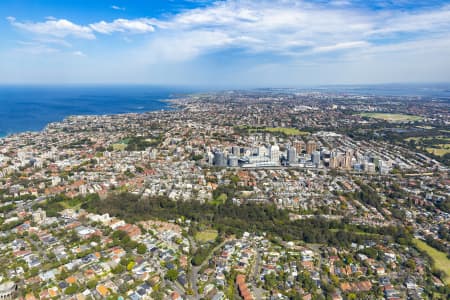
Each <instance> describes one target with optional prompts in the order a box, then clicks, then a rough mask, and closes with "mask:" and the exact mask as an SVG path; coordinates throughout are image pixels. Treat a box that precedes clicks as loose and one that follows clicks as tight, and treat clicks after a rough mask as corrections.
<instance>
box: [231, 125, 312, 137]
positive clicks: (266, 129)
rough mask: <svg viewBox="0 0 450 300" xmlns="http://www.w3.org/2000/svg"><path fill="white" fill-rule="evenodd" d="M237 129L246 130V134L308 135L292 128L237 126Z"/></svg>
mask: <svg viewBox="0 0 450 300" xmlns="http://www.w3.org/2000/svg"><path fill="white" fill-rule="evenodd" d="M237 128H239V129H247V132H249V133H253V132H271V133H282V134H285V135H308V134H309V132H306V131H301V130H299V129H297V128H293V127H251V126H246V125H244V126H237Z"/></svg>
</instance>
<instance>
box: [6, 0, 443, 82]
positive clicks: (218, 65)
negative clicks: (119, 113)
mask: <svg viewBox="0 0 450 300" xmlns="http://www.w3.org/2000/svg"><path fill="white" fill-rule="evenodd" d="M0 32H1V37H2V43H0V83H3V84H8V83H12V84H28V83H30V84H77V83H102V84H108V83H122V84H163V85H201V86H237V87H241V86H305V85H324V84H363V83H391V82H402V83H403V82H415V83H417V82H450V1H433V0H431V1H424V0H417V1H412V0H391V1H383V0H379V1H377V0H375V1H363V0H316V1H312V0H311V1H294V0H267V1H266V0H224V1H207V0H146V1H139V0H128V1H126V0H117V1H105V0H95V1H93V0H80V1H70V0H65V1H61V0H45V1H43V0H42V1H39V0H34V1H31V0H28V1H25V0H2V1H0Z"/></svg>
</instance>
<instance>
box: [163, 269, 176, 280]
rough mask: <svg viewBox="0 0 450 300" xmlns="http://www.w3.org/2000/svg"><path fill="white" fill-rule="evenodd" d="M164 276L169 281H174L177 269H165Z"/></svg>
mask: <svg viewBox="0 0 450 300" xmlns="http://www.w3.org/2000/svg"><path fill="white" fill-rule="evenodd" d="M165 278H166V279H169V280H170V281H175V280H176V279H177V278H178V271H177V270H175V269H172V270H169V271H167V273H166V276H165Z"/></svg>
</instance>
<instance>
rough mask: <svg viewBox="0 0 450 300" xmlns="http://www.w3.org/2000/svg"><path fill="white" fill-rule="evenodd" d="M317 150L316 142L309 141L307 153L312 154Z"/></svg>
mask: <svg viewBox="0 0 450 300" xmlns="http://www.w3.org/2000/svg"><path fill="white" fill-rule="evenodd" d="M316 150H317V143H316V142H315V141H313V140H311V141H308V143H306V153H308V154H312V153H313V152H314V151H316Z"/></svg>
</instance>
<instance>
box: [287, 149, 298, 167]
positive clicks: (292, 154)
mask: <svg viewBox="0 0 450 300" xmlns="http://www.w3.org/2000/svg"><path fill="white" fill-rule="evenodd" d="M287 160H288V163H289V164H295V163H297V150H295V148H289V149H288V151H287Z"/></svg>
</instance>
